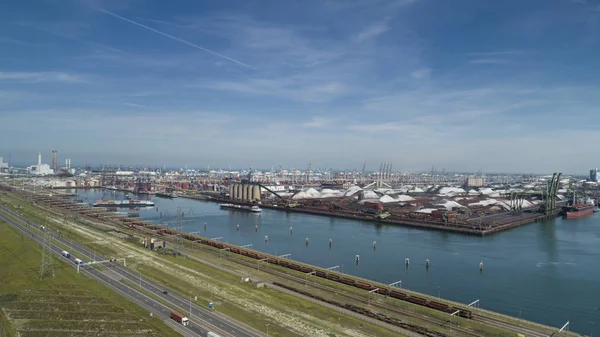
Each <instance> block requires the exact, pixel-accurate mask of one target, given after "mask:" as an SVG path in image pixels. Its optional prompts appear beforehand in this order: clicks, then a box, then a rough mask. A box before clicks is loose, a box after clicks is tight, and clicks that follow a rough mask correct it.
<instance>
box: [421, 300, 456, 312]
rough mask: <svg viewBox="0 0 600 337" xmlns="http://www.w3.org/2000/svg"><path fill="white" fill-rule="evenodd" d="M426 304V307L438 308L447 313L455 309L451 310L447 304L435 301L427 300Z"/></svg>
mask: <svg viewBox="0 0 600 337" xmlns="http://www.w3.org/2000/svg"><path fill="white" fill-rule="evenodd" d="M426 306H427V307H428V308H432V309H435V310H440V311H443V312H447V313H453V312H455V311H456V310H454V311H452V308H451V307H450V306H448V305H447V304H444V303H440V302H436V301H427V304H426Z"/></svg>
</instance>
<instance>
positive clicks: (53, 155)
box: [52, 150, 58, 170]
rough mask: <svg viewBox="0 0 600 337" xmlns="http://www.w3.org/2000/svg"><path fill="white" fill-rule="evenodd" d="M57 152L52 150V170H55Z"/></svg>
mask: <svg viewBox="0 0 600 337" xmlns="http://www.w3.org/2000/svg"><path fill="white" fill-rule="evenodd" d="M57 153H58V151H56V150H52V169H53V170H56V154H57Z"/></svg>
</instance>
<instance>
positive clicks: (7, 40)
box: [0, 37, 37, 47]
mask: <svg viewBox="0 0 600 337" xmlns="http://www.w3.org/2000/svg"><path fill="white" fill-rule="evenodd" d="M0 44H15V45H20V46H28V47H31V46H37V44H35V43H31V42H27V41H22V40H18V39H13V38H9V37H0Z"/></svg>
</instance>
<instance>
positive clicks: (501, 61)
mask: <svg viewBox="0 0 600 337" xmlns="http://www.w3.org/2000/svg"><path fill="white" fill-rule="evenodd" d="M469 63H471V64H509V63H513V62H512V61H510V60H507V59H501V58H480V59H473V60H469Z"/></svg>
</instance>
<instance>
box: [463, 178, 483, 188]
mask: <svg viewBox="0 0 600 337" xmlns="http://www.w3.org/2000/svg"><path fill="white" fill-rule="evenodd" d="M484 185H485V181H484V180H483V178H481V177H469V178H467V186H469V187H482V186H484Z"/></svg>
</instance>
